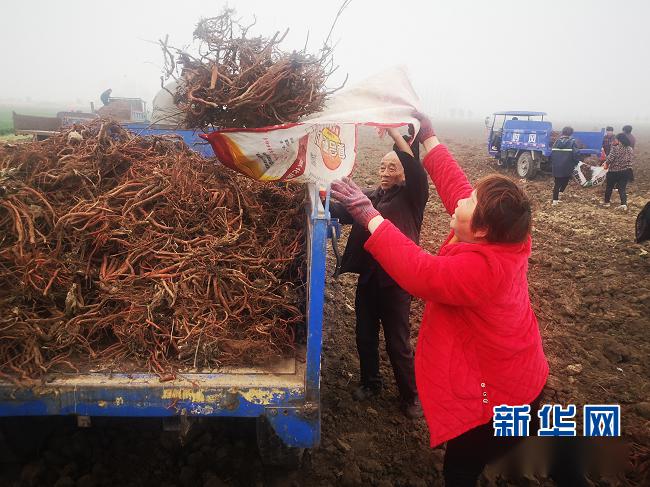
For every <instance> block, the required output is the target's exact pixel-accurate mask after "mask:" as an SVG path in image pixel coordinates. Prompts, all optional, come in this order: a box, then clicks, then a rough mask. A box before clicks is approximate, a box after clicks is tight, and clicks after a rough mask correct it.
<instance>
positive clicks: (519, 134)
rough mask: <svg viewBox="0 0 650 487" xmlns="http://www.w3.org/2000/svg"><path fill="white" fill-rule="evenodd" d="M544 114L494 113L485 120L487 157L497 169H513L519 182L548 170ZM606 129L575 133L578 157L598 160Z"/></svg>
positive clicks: (549, 143) (547, 131) (548, 138)
mask: <svg viewBox="0 0 650 487" xmlns="http://www.w3.org/2000/svg"><path fill="white" fill-rule="evenodd" d="M545 116H546V113H545V112H529V111H506V112H496V113H493V114H492V117H491V118H490V117H489V118H487V119H486V126H487V128H488V140H487V144H488V154H490V155H491V156H492V157H494V158H496V159H497V160H498V161H499V165H502V166H506V167H507V166H510V165H513V164H514V165H516V170H517V174H518V175H519V177H521V178H526V179H533V178H534V177H535V175H536V174H537V172H538V171H539V170H545V169H550V165H549V162H550V157H551V150H552V148H553V142H552V135H553V126H552V124H551V122H549V121H548V120H544V117H545ZM604 136H605V129H604V128H603V129H601V130H600V131H599V132H578V131H576V132H574V133H573V137H574V138H575V139H576V142H577V144H578V147H580V154H581V155H583V156H584V157H587V156H589V155H595V156H599V155H600V151H601V148H602V146H603V137H604Z"/></svg>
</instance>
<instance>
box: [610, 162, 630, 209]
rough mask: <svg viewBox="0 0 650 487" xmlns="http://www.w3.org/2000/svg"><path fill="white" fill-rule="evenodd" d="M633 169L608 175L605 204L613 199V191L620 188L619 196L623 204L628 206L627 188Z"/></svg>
mask: <svg viewBox="0 0 650 487" xmlns="http://www.w3.org/2000/svg"><path fill="white" fill-rule="evenodd" d="M631 172H632V170H631V169H626V170H625V171H615V172H612V171H609V172H608V173H607V177H606V178H607V179H606V181H607V185H606V186H605V203H609V200H610V199H611V198H612V191H614V188H615V187H616V186H618V194H619V196H620V197H621V204H622V205H627V193H626V192H625V189H626V188H627V183H628V181H629V180H630V173H631Z"/></svg>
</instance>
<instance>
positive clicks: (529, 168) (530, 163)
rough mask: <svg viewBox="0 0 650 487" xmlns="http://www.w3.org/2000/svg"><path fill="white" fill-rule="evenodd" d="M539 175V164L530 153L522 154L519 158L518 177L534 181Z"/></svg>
mask: <svg viewBox="0 0 650 487" xmlns="http://www.w3.org/2000/svg"><path fill="white" fill-rule="evenodd" d="M536 174H537V162H536V161H534V160H533V156H532V155H531V153H530V152H528V151H526V152H522V153H521V154H519V157H518V158H517V175H518V176H519V177H520V178H525V179H534V178H535V175H536Z"/></svg>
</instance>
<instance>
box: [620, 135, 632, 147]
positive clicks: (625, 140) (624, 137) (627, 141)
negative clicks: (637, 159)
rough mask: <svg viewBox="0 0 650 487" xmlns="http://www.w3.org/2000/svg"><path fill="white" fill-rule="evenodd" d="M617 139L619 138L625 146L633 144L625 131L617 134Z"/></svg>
mask: <svg viewBox="0 0 650 487" xmlns="http://www.w3.org/2000/svg"><path fill="white" fill-rule="evenodd" d="M616 140H618V141H619V142H620V143H621V144H623V146H625V147H629V146H631V145H632V143H631V142H630V139H629V137H628V136H627V135H625V134H624V133H623V132H621V133H620V134H616Z"/></svg>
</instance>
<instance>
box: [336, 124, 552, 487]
mask: <svg viewBox="0 0 650 487" xmlns="http://www.w3.org/2000/svg"><path fill="white" fill-rule="evenodd" d="M420 118H421V122H422V128H421V131H420V140H421V141H423V142H422V143H423V145H424V148H425V150H426V151H427V155H426V157H425V158H424V160H423V165H424V167H425V169H426V170H427V172H428V173H429V175H430V176H431V179H432V180H433V183H434V185H435V187H436V190H437V191H438V194H439V195H440V199H441V200H442V203H443V204H444V206H445V208H446V210H447V212H448V213H449V214H450V215H451V221H450V226H451V232H450V234H449V236H448V237H447V239H446V241H445V243H444V244H443V246H442V247H441V249H440V251H439V252H438V255H436V256H434V255H431V254H429V253H427V252H425V251H423V250H422V249H421V248H420V247H418V246H417V245H416V244H415V243H414V242H412V241H411V240H409V239H408V238H407V237H405V236H404V235H403V234H402V233H401V232H400V231H399V230H398V229H397V228H396V227H395V226H394V225H393V224H392V223H391V222H390V221H389V220H385V219H384V218H383V217H382V216H381V215H379V213H378V212H377V210H375V209H374V208H373V206H372V204H371V203H370V201H369V200H368V198H367V197H366V196H365V195H364V194H363V193H362V192H361V190H360V189H359V188H358V187H357V186H356V185H355V184H354V183H353V182H352V181H351V180H349V179H346V180H344V181H342V182H334V183H333V184H332V195H333V197H334V198H336V199H338V200H339V201H340V202H341V203H343V204H344V205H345V206H346V208H347V209H348V211H349V213H350V214H351V215H352V216H353V218H355V219H356V221H357V222H359V223H360V224H362V225H363V226H365V227H367V228H368V230H369V232H370V233H371V235H370V237H369V238H368V241H367V242H366V244H365V249H366V250H367V251H368V252H369V253H370V254H371V255H372V256H373V257H374V258H375V260H377V262H379V263H380V264H381V266H382V267H383V268H384V270H385V271H386V272H387V273H388V274H389V275H390V276H391V277H392V278H393V279H394V280H395V281H396V282H397V283H398V284H399V285H400V286H401V287H402V288H403V289H405V290H406V291H407V292H409V293H410V294H412V295H413V296H416V297H419V298H422V299H424V300H425V301H426V306H425V309H424V315H423V318H422V325H421V326H420V333H419V336H418V344H417V349H416V354H415V373H416V381H417V388H418V393H419V395H420V401H421V403H422V408H423V410H424V414H425V417H426V420H427V423H428V426H429V431H430V435H431V446H436V445H439V444H440V443H443V442H445V441H447V450H446V453H445V461H444V476H445V483H446V485H475V483H476V480H477V479H478V477H479V475H480V474H481V472H482V470H483V468H484V466H485V465H486V464H487V463H489V462H491V461H493V460H495V459H496V458H498V457H499V456H501V455H503V454H504V453H505V452H506V451H507V450H508V449H510V448H511V447H512V446H514V444H515V443H516V442H517V441H518V440H519V439H521V438H515V437H495V436H494V429H493V427H492V418H493V410H492V408H493V406H499V405H502V404H507V405H510V406H516V405H525V404H531V405H532V406H531V412H530V415H531V420H532V424H536V419H537V418H536V416H537V415H536V409H537V405H538V404H539V397H540V395H541V392H542V389H543V387H544V385H545V383H546V379H547V376H548V363H547V361H546V357H545V356H544V351H543V349H542V341H541V337H540V334H539V329H538V325H537V319H536V318H535V314H534V313H533V310H532V308H531V305H530V300H529V297H528V283H527V276H526V274H527V271H528V257H529V256H530V250H531V238H530V228H531V207H530V201H529V199H528V197H527V196H526V194H525V193H524V191H523V190H522V189H521V188H519V187H518V186H517V185H516V184H515V183H514V182H513V181H512V180H510V179H508V178H506V177H503V176H498V175H492V176H488V177H486V178H484V179H482V180H480V181H479V182H478V183H477V185H476V188H475V189H473V188H472V186H471V185H470V183H469V181H468V180H467V177H466V176H465V174H464V173H463V171H462V169H461V168H460V167H459V166H458V164H457V163H456V161H455V160H454V158H453V157H452V156H451V154H450V153H449V152H448V150H447V148H446V147H445V146H444V145H442V144H440V143H439V141H438V139H437V137H436V136H435V133H434V131H433V128H432V127H431V123H430V121H429V120H428V118H426V117H424V116H420ZM531 431H533V428H532V427H531ZM532 434H534V432H533V433H532Z"/></svg>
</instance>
